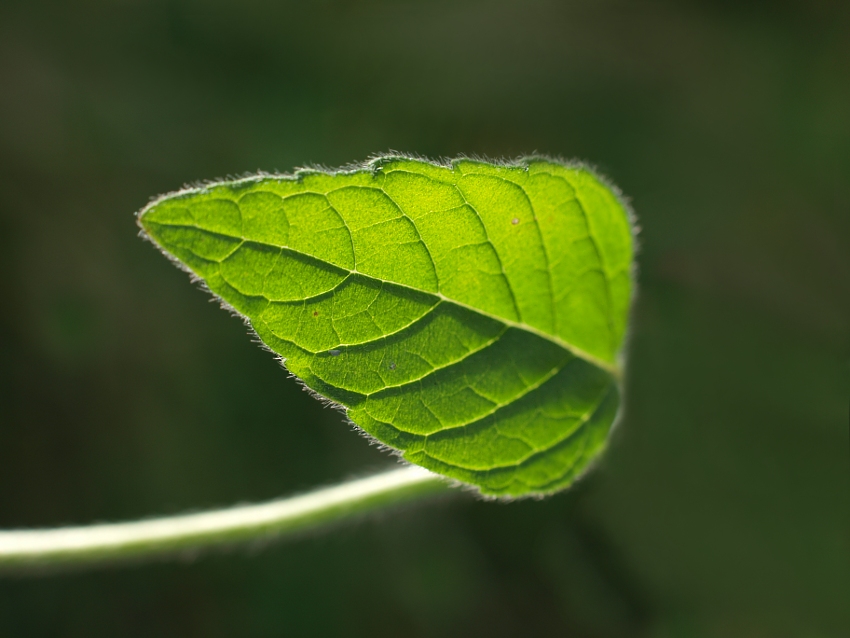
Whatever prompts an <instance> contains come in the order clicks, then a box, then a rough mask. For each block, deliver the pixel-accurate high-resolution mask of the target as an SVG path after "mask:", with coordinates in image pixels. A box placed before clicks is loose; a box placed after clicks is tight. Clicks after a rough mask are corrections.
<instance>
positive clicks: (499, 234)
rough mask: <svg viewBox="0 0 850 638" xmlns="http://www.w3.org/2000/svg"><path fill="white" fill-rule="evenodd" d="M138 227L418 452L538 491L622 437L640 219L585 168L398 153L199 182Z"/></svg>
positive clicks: (443, 469) (308, 371) (524, 491)
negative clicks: (622, 388)
mask: <svg viewBox="0 0 850 638" xmlns="http://www.w3.org/2000/svg"><path fill="white" fill-rule="evenodd" d="M139 222H140V225H141V226H142V227H143V229H144V231H145V232H146V233H147V234H148V236H149V237H150V238H152V239H153V241H154V242H155V243H156V244H157V245H159V246H160V247H161V248H162V249H163V250H164V251H165V252H166V253H167V254H169V255H171V256H173V257H174V258H175V259H177V260H178V261H179V262H180V263H181V264H182V265H183V266H184V267H185V268H187V269H188V270H190V271H191V272H192V273H194V274H195V275H197V276H198V277H200V278H201V279H202V280H203V281H204V283H205V284H206V285H207V286H208V287H209V289H210V290H211V291H212V292H213V293H215V294H216V295H217V296H219V297H220V298H221V299H222V300H224V301H225V302H226V303H227V304H229V305H230V306H232V307H233V308H234V309H235V310H236V311H238V312H239V313H240V314H242V315H244V317H246V318H247V320H248V321H249V322H250V325H251V326H252V327H253V329H254V330H255V331H256V333H257V335H258V336H259V337H260V339H262V341H263V342H264V343H265V344H266V345H267V346H268V347H269V348H270V349H271V350H273V351H274V352H276V353H277V354H279V355H280V356H281V357H282V358H283V359H284V360H285V363H286V366H287V368H288V369H289V370H290V371H291V372H292V373H293V374H294V375H296V376H297V377H298V378H300V379H301V380H302V381H303V382H304V383H305V384H306V385H307V386H308V387H309V388H310V389H312V390H314V391H315V392H317V393H318V394H320V395H322V396H324V397H327V398H328V399H330V400H331V401H334V402H336V403H338V404H340V405H342V406H343V407H344V408H345V410H346V411H347V414H348V416H349V418H350V419H351V420H352V421H353V422H354V423H355V424H356V425H358V426H359V427H360V428H362V429H363V430H364V431H365V432H367V433H368V434H369V435H371V436H372V437H374V438H375V439H377V440H378V441H380V442H381V443H383V444H385V445H387V446H389V447H391V448H394V449H395V450H398V451H399V452H400V453H401V454H402V455H403V457H404V458H405V459H407V460H408V461H410V462H412V463H415V464H418V465H421V466H423V467H426V468H428V469H430V470H432V471H435V472H438V473H441V474H443V475H445V476H448V477H451V478H454V479H457V480H459V481H462V482H464V483H468V484H471V485H473V486H475V487H477V488H478V489H479V490H480V491H481V493H483V494H486V495H493V496H514V497H516V496H526V495H539V494H547V493H551V492H554V491H557V490H559V489H562V488H564V487H566V486H567V485H569V484H570V483H572V482H573V481H574V480H575V479H576V478H577V476H578V475H579V474H581V473H582V472H583V470H585V469H586V468H587V466H588V464H589V463H590V462H591V461H592V460H593V459H594V458H595V457H596V456H597V455H599V453H600V452H601V451H602V449H603V447H604V445H605V441H606V438H607V434H608V431H609V429H610V428H611V425H612V423H613V421H614V419H615V417H616V415H617V411H618V408H619V402H620V399H619V388H618V379H619V373H618V363H619V362H618V352H619V350H620V347H621V345H622V342H623V337H624V333H625V330H626V321H627V315H628V309H629V302H630V298H631V286H632V282H631V263H632V229H631V225H630V222H629V219H628V215H627V211H626V209H625V208H624V206H623V204H622V203H621V202H620V200H619V199H618V198H617V196H616V194H615V193H614V192H613V191H612V189H611V188H610V187H608V186H606V185H605V184H604V183H603V182H602V181H600V179H599V178H598V177H596V176H595V175H594V174H593V173H592V172H591V171H589V170H588V169H587V168H584V167H581V166H571V165H565V164H562V163H559V162H555V161H551V160H548V159H542V158H529V159H525V160H520V161H518V162H516V163H514V164H499V165H495V164H490V163H485V162H479V161H472V160H466V159H461V160H455V161H454V162H452V163H451V164H450V165H448V166H444V165H437V164H434V163H430V162H426V161H422V160H417V159H410V158H404V157H382V158H378V159H375V160H373V161H371V162H370V163H368V164H366V165H363V166H360V167H356V168H353V169H347V170H340V171H335V172H334V171H320V170H302V171H299V172H297V173H295V174H294V175H273V176H269V175H260V176H256V177H250V178H245V179H241V180H237V181H230V182H221V183H215V184H210V185H207V186H204V187H202V188H197V189H193V190H185V191H181V192H178V193H175V194H172V195H168V196H165V197H163V198H161V199H159V200H157V201H155V202H153V203H152V204H150V205H149V206H148V207H146V208H145V209H144V210H143V211H142V212H141V213H140V214H139Z"/></svg>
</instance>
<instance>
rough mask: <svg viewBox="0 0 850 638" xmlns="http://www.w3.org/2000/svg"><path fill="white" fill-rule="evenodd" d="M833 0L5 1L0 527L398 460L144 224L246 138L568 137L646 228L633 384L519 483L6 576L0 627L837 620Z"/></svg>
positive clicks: (815, 627) (849, 285) (826, 629)
mask: <svg viewBox="0 0 850 638" xmlns="http://www.w3.org/2000/svg"><path fill="white" fill-rule="evenodd" d="M848 9H850V5H848V4H844V5H843V6H842V3H840V2H829V1H827V0H817V1H811V0H801V1H799V2H790V1H788V2H733V1H731V0H730V1H727V2H707V1H705V2H701V1H691V2H672V1H665V0H654V1H647V0H640V1H637V2H625V1H619V0H596V1H593V2H591V1H589V0H574V1H571V2H556V1H547V0H523V1H522V2H508V1H504V0H480V1H473V2H449V1H448V0H444V1H433V2H425V1H418V2H410V1H408V2H381V1H378V0H371V1H364V2H357V3H344V2H331V1H321V2H310V3H307V2H298V3H296V2H270V1H268V2H262V1H259V0H244V1H242V2H224V1H220V0H206V1H203V2H201V1H200V0H185V1H184V0H179V1H178V0H148V1H145V2H141V1H135V0H124V1H117V0H116V1H106V0H100V1H98V0H86V1H82V0H81V1H80V2H73V3H71V2H44V1H40V0H28V1H26V2H24V1H16V0H3V1H2V2H0V246H2V250H0V268H2V277H0V298H2V304H3V306H2V309H3V312H2V313H0V352H2V356H0V415H2V418H1V419H0V422H2V424H0V527H5V528H9V527H23V526H48V525H57V524H68V523H87V522H92V521H104V520H121V519H130V518H134V517H143V516H149V515H154V514H168V513H176V512H182V511H185V510H187V509H197V508H207V507H214V506H221V505H228V504H231V503H235V502H246V501H259V500H262V499H268V498H273V497H277V496H281V495H285V494H287V493H291V492H293V491H297V490H302V489H306V488H309V487H312V486H317V485H321V484H326V483H329V482H334V481H337V480H341V479H344V478H347V477H350V476H353V475H358V474H363V473H365V472H370V471H375V470H378V469H381V468H384V467H387V466H389V465H391V464H392V463H393V462H394V461H393V459H392V458H391V457H389V456H388V455H386V454H384V453H382V452H380V451H379V450H377V449H375V448H374V447H370V445H369V444H368V442H367V441H366V440H364V439H363V438H362V437H360V436H358V435H357V434H356V433H355V432H353V431H352V430H351V428H350V427H349V426H347V425H345V424H344V423H343V422H342V419H341V417H340V415H339V414H338V413H336V412H334V411H331V410H326V409H323V408H322V407H321V406H320V405H319V403H317V402H316V401H314V400H313V399H311V398H310V397H309V396H308V395H307V394H306V393H304V392H302V391H301V390H300V388H299V387H298V386H297V384H296V383H295V382H294V381H292V380H291V379H288V378H287V374H286V372H285V371H284V370H282V369H281V368H280V366H279V365H278V364H277V363H276V361H275V360H274V358H273V357H272V356H271V355H269V354H268V353H266V352H263V351H262V350H261V349H260V348H258V347H257V346H256V345H255V344H254V343H252V342H251V339H249V338H248V337H247V335H246V329H245V328H244V327H243V326H242V324H241V323H240V322H239V321H238V320H236V319H234V318H232V317H230V316H229V315H228V314H227V313H225V312H222V311H221V310H219V308H218V307H217V305H216V304H214V303H209V300H208V297H207V295H206V294H205V293H203V292H201V291H200V290H198V289H197V287H195V286H193V285H191V284H190V283H189V281H188V278H187V277H186V275H185V274H184V273H182V272H180V271H178V270H177V269H176V268H174V267H173V266H172V265H171V264H169V263H168V262H167V260H165V259H164V258H163V257H162V256H161V255H160V254H159V253H158V252H157V251H156V250H155V249H154V248H153V247H152V246H151V245H150V244H148V243H145V242H143V241H141V240H140V239H139V238H138V237H137V236H136V233H137V229H136V226H135V222H134V217H133V213H134V212H135V211H136V210H138V209H139V208H141V207H142V206H143V205H144V204H145V203H146V202H147V201H148V199H149V198H150V197H151V196H154V195H157V194H159V193H162V192H166V191H170V190H174V189H176V188H178V187H180V186H181V185H183V184H184V183H187V182H194V181H197V180H203V179H210V178H216V177H224V176H227V175H239V174H242V173H244V172H246V171H255V170H257V169H263V170H267V171H273V170H280V171H289V170H291V169H292V168H294V167H296V166H301V165H305V164H323V165H327V166H337V165H341V164H345V163H349V162H352V161H360V160H363V159H365V158H367V157H368V156H369V155H370V154H372V153H375V152H380V151H387V150H390V149H394V150H398V151H405V152H411V153H418V154H422V155H425V156H430V157H452V156H455V155H457V154H460V153H466V154H480V155H487V156H491V157H509V158H510V157H515V156H518V155H522V154H527V153H530V152H533V151H539V152H542V153H549V154H554V155H562V156H564V157H567V158H580V159H584V160H587V161H589V162H591V163H593V164H595V165H597V166H598V167H599V169H600V170H601V171H602V172H603V173H604V174H606V175H608V176H609V177H610V178H612V179H613V180H614V182H615V183H617V184H618V185H619V186H620V187H621V188H622V189H623V191H624V192H625V193H626V194H627V195H628V196H629V197H630V198H631V200H632V203H633V205H634V208H635V210H636V211H637V214H638V216H639V219H640V225H641V227H642V235H641V243H642V251H641V254H640V256H639V266H640V294H639V297H638V299H637V303H636V305H635V307H634V309H633V319H632V329H631V339H630V347H629V353H630V362H629V375H628V381H627V413H626V416H625V418H624V420H623V422H622V423H621V426H620V428H619V430H618V431H617V432H616V433H615V436H614V438H613V441H612V444H611V448H610V449H609V451H608V453H607V454H606V456H605V460H604V462H603V464H602V465H601V466H600V467H599V468H598V469H597V470H596V471H595V472H594V473H593V474H592V475H590V476H588V477H587V478H586V479H585V480H584V481H582V482H581V483H580V484H578V485H577V486H575V487H574V488H573V489H571V490H569V491H568V492H566V493H562V494H560V495H557V496H555V497H553V498H550V499H547V500H544V501H523V502H519V503H514V504H493V503H484V502H478V501H476V500H474V499H472V498H471V497H469V496H463V495H461V496H455V497H452V498H448V499H443V500H437V501H432V502H426V503H422V504H418V505H415V506H408V507H405V508H402V509H400V510H395V511H391V512H388V513H386V514H384V515H383V516H380V517H378V518H371V519H368V520H365V521H361V522H359V523H357V524H352V525H343V526H341V527H337V528H335V529H331V530H327V531H324V532H322V533H318V534H314V535H310V536H308V537H304V538H300V539H294V540H288V541H286V542H282V543H279V544H275V545H272V546H270V547H267V548H265V549H263V550H262V551H248V550H244V549H242V550H236V551H232V552H229V553H214V554H212V555H210V556H206V557H202V558H201V559H198V560H196V561H194V562H185V561H184V562H155V563H151V564H142V565H134V566H129V567H126V566H125V567H120V568H110V569H98V570H91V571H85V572H70V573H61V574H58V575H52V576H49V577H38V578H37V577H32V576H28V577H16V578H10V577H8V576H6V577H3V578H0V635H2V636H10V637H18V636H24V637H28V636H87V637H92V636H128V637H133V636H140V637H141V636H161V637H170V636H175V637H176V636H181V637H194V636H198V637H200V636H203V637H216V636H342V635H345V636H369V637H378V636H400V637H401V636H404V637H420V636H421V637H431V636H434V637H444V636H523V637H526V636H579V637H582V636H587V637H603V638H604V637H609V636H611V637H613V636H651V637H667V636H670V637H672V636H695V637H701V636H706V637H710V636H711V637H713V636H733V637H734V636H747V637H762V636H764V637H767V636H805V637H825V636H847V635H850V603H849V602H848V601H850V582H849V581H850V508H848V494H850V462H848V449H849V447H850V440H848V401H849V400H850V399H848V396H850V248H848V247H850V12H848Z"/></svg>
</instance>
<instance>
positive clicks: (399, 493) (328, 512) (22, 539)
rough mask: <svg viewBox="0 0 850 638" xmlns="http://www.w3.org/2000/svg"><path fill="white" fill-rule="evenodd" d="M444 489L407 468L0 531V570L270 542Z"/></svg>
mask: <svg viewBox="0 0 850 638" xmlns="http://www.w3.org/2000/svg"><path fill="white" fill-rule="evenodd" d="M445 487H446V484H445V482H444V481H443V480H442V479H441V478H440V477H439V476H437V475H436V474H432V473H431V472H428V471H427V470H424V469H422V468H420V467H417V466H409V467H403V468H400V469H395V470H391V471H389V472H384V473H382V474H376V475H374V476H369V477H367V478H361V479H355V480H352V481H348V482H346V483H341V484H339V485H334V486H332V487H325V488H321V489H317V490H315V491H312V492H308V493H306V494H302V495H299V496H292V497H288V498H282V499H278V500H274V501H270V502H268V503H260V504H257V505H240V506H237V507H231V508H228V509H222V510H213V511H209V512H199V513H196V514H183V515H180V516H169V517H165V518H155V519H149V520H142V521H135V522H130V523H107V524H100V525H88V526H82V527H62V528H56V529H34V530H9V531H0V571H3V570H9V569H14V570H19V569H21V568H26V567H51V566H58V565H68V564H77V565H85V564H90V563H96V562H102V561H113V560H123V559H129V558H144V557H150V556H155V555H160V554H170V553H181V552H195V551H196V550H198V549H201V548H204V547H209V546H212V545H220V544H225V543H233V542H238V541H247V540H255V539H262V538H269V537H276V536H280V535H283V534H288V533H293V532H300V531H304V530H308V529H311V528H315V527H318V526H320V525H324V524H327V523H331V522H334V521H339V520H343V519H346V518H351V517H355V516H358V515H361V514H364V513H367V512H370V511H373V510H376V509H378V508H381V507H383V506H386V505H391V504H393V503H397V502H400V501H404V500H409V499H413V498H416V497H417V496H421V495H425V494H428V493H432V492H436V491H440V490H443V489H445Z"/></svg>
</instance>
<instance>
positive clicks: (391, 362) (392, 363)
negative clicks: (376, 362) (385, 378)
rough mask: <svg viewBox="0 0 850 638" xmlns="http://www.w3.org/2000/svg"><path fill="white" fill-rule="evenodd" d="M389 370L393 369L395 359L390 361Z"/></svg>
mask: <svg viewBox="0 0 850 638" xmlns="http://www.w3.org/2000/svg"><path fill="white" fill-rule="evenodd" d="M390 370H395V361H390Z"/></svg>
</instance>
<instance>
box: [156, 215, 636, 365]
mask: <svg viewBox="0 0 850 638" xmlns="http://www.w3.org/2000/svg"><path fill="white" fill-rule="evenodd" d="M155 223H157V224H159V225H160V226H169V227H171V228H186V229H191V230H196V231H199V232H202V233H209V234H210V235H218V236H219V237H226V238H228V239H232V240H240V241H242V242H251V243H254V244H259V245H261V246H266V247H268V248H275V249H280V250H285V251H288V252H290V253H292V254H294V255H298V256H300V257H306V258H307V259H312V260H314V261H316V262H319V263H321V264H324V265H326V266H330V267H331V268H337V269H339V270H342V271H345V272H348V273H351V274H356V275H360V276H361V277H364V278H366V279H370V280H372V281H375V282H378V283H387V284H391V285H394V286H398V287H399V288H403V289H405V290H409V291H411V292H415V293H417V294H420V295H430V296H432V297H436V298H438V299H440V300H442V301H445V302H447V303H451V304H455V305H457V306H459V307H461V308H465V309H467V310H469V311H471V312H475V313H477V314H479V315H482V316H484V317H488V318H490V319H493V320H494V321H498V322H500V323H502V324H504V325H506V326H510V327H512V328H517V329H519V330H525V331H526V332H530V333H532V334H535V335H537V336H538V337H540V338H542V339H545V340H546V341H549V342H551V343H554V344H555V345H557V346H559V347H561V348H563V349H564V350H566V351H568V352H570V353H572V354H573V355H574V356H576V357H578V358H580V359H584V360H585V361H587V362H588V363H590V364H592V365H594V366H596V367H597V368H600V369H602V370H605V371H606V372H608V373H609V374H610V375H612V376H613V377H614V378H615V379H617V380H619V379H620V377H621V371H620V368H619V366H617V365H614V364H611V363H608V362H607V361H603V360H602V359H599V358H598V357H596V356H594V355H592V354H590V353H589V352H586V351H584V350H582V349H581V348H579V347H577V346H574V345H573V344H571V343H568V342H566V341H564V340H563V339H561V338H560V337H558V336H556V335H552V334H549V333H547V332H544V331H543V330H540V329H539V328H535V327H534V326H531V325H529V324H527V323H524V322H521V321H512V320H510V319H506V318H504V317H500V316H499V315H495V314H493V313H490V312H487V311H486V310H482V309H481V308H476V307H475V306H470V305H469V304H466V303H464V302H462V301H458V300H457V299H452V298H450V297H446V296H445V295H444V294H442V293H441V292H430V291H426V290H420V289H418V288H415V287H413V286H410V285H407V284H403V283H399V282H396V281H390V280H387V279H381V278H380V277H376V276H374V275H370V274H368V273H364V272H361V271H359V270H357V269H356V268H354V269H349V268H345V267H342V266H339V265H337V264H334V263H332V262H329V261H327V260H325V259H320V258H318V257H315V256H314V255H310V254H309V253H305V252H302V251H300V250H296V249H294V248H290V247H289V246H277V245H275V244H269V243H267V242H264V241H260V240H257V239H248V238H246V237H242V236H235V235H227V234H224V233H218V232H215V231H211V230H207V229H205V228H200V227H198V226H196V225H191V224H167V223H162V222H155ZM152 239H154V241H155V242H156V244H157V245H158V246H160V248H161V249H162V250H164V251H165V252H169V253H170V251H169V250H168V248H166V247H165V246H163V245H162V244H160V243H159V241H157V240H156V238H155V237H152ZM184 249H185V250H189V251H190V252H192V253H193V254H195V255H196V256H197V257H198V258H199V259H203V260H204V261H207V262H214V263H221V261H223V259H222V260H218V261H217V260H212V259H206V258H205V257H202V256H201V255H197V253H194V251H192V250H191V248H184ZM175 257H176V255H175ZM199 276H200V275H199Z"/></svg>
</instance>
